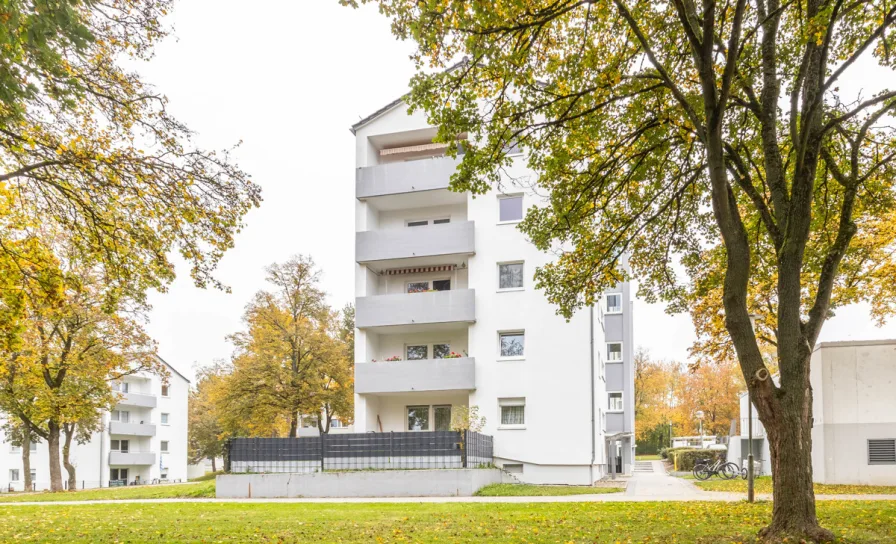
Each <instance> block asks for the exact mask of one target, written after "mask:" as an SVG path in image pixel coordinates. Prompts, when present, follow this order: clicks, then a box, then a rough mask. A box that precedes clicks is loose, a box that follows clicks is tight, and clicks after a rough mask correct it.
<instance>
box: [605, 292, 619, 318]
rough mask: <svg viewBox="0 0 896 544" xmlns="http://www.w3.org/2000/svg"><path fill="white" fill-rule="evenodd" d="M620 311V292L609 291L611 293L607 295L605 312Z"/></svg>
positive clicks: (616, 312)
mask: <svg viewBox="0 0 896 544" xmlns="http://www.w3.org/2000/svg"><path fill="white" fill-rule="evenodd" d="M621 312H622V294H621V293H611V294H609V295H607V308H606V313H608V314H618V313H621Z"/></svg>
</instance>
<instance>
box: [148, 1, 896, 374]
mask: <svg viewBox="0 0 896 544" xmlns="http://www.w3.org/2000/svg"><path fill="white" fill-rule="evenodd" d="M250 5H251V8H250V7H249V6H250ZM170 22H171V23H172V24H173V25H174V29H175V35H174V37H172V38H169V39H168V40H167V41H165V42H163V43H162V44H161V45H160V46H159V47H158V49H157V54H156V57H155V58H154V59H153V60H152V61H151V62H150V63H148V64H146V65H143V66H141V67H140V68H139V71H140V72H141V73H142V74H143V76H144V78H145V79H146V80H147V81H149V82H151V83H153V84H155V85H156V86H158V88H159V89H160V90H161V91H162V92H163V93H164V94H166V95H167V96H168V98H169V100H170V103H169V109H170V111H171V112H173V113H174V114H175V115H176V116H177V117H178V118H179V119H180V120H182V121H184V122H186V123H187V125H188V126H190V127H191V128H192V129H193V130H195V131H196V132H197V133H198V135H197V142H198V143H199V144H200V145H202V146H203V147H206V148H224V147H229V146H231V145H233V144H235V143H236V142H238V141H242V142H243V144H242V146H241V147H240V148H239V149H238V150H237V152H236V157H237V159H238V162H239V164H240V166H241V167H242V168H243V169H244V170H246V171H248V172H249V173H250V174H251V175H252V178H253V180H254V181H255V182H256V183H258V184H260V185H261V187H262V189H263V197H264V202H263V204H262V206H261V208H259V209H257V210H254V211H253V212H251V213H250V214H249V215H248V217H247V218H246V224H247V226H246V228H245V230H244V231H243V232H242V233H240V234H239V235H238V237H237V239H236V247H235V248H234V249H233V250H231V251H230V252H229V253H228V254H227V255H226V257H225V258H224V260H223V262H222V263H221V266H220V269H219V271H218V274H217V275H218V277H219V278H220V279H221V280H222V281H223V282H224V283H226V284H227V285H229V286H230V287H231V288H232V290H233V291H232V293H230V294H226V293H223V292H220V291H216V290H211V289H209V290H201V289H198V288H196V287H194V286H193V284H192V282H191V280H190V278H189V275H188V270H187V269H186V267H183V268H181V269H179V270H178V272H179V275H180V277H179V279H178V280H177V281H176V282H175V283H174V284H173V285H172V286H171V289H170V290H169V292H167V293H164V294H162V293H160V294H154V295H153V296H152V297H151V302H152V304H153V307H154V308H153V311H152V313H151V315H150V319H151V323H150V325H149V332H150V334H152V335H153V337H154V338H155V339H156V340H157V341H158V342H159V351H160V354H161V355H162V357H164V358H165V359H166V360H167V361H168V362H169V363H171V364H172V365H174V366H175V367H176V368H177V369H178V370H180V371H182V372H183V373H184V374H186V375H187V376H188V377H191V378H192V376H193V368H194V366H195V365H197V364H198V365H205V364H208V363H210V362H212V361H213V360H214V359H216V358H228V357H229V355H230V353H231V346H230V344H229V343H228V342H227V341H226V340H225V336H226V335H227V334H230V333H232V332H235V331H237V330H239V329H240V327H241V315H242V311H243V307H244V305H245V304H246V302H248V300H249V299H250V297H251V296H252V294H253V293H254V292H255V291H257V290H258V289H261V288H263V287H264V272H263V268H264V266H266V265H268V264H270V263H273V262H277V261H282V260H285V259H286V258H288V257H289V256H291V255H293V254H296V253H304V254H310V255H312V256H313V257H314V259H315V261H316V262H317V264H318V265H319V266H320V267H321V269H322V270H323V286H324V288H325V289H326V291H327V292H328V293H329V295H330V301H331V303H332V304H333V305H334V306H336V307H341V306H342V305H343V304H345V303H346V302H351V301H352V300H353V293H354V278H353V267H352V262H353V258H354V204H353V198H354V150H353V137H352V135H351V133H350V132H349V130H348V128H349V126H350V125H351V124H353V123H354V122H355V121H357V120H358V119H359V118H361V117H364V116H366V115H368V114H370V113H372V112H373V111H375V110H377V109H378V108H380V107H381V106H383V105H385V104H386V103H388V102H390V101H392V100H393V99H395V98H397V97H398V96H400V95H401V94H403V93H404V92H405V91H406V89H407V83H408V80H409V79H410V77H411V76H412V75H413V65H412V63H411V62H410V60H408V55H409V54H410V53H411V52H412V50H413V47H412V46H411V44H408V43H401V42H398V41H396V40H395V38H393V36H392V34H391V33H390V30H389V23H388V21H387V20H386V19H385V18H384V17H383V16H381V15H379V13H377V11H376V9H375V8H371V7H370V6H367V7H366V8H365V9H361V10H352V9H350V8H344V7H341V6H339V5H338V2H337V1H336V0H303V1H301V2H297V1H288V0H279V1H278V0H255V1H253V2H251V3H247V2H245V1H239V0H192V1H190V2H187V1H181V2H178V3H177V4H176V5H175V9H174V12H173V14H172V16H171V17H170ZM860 73H861V74H862V76H863V77H861V78H858V79H855V78H854V79H853V80H851V81H850V83H848V85H850V86H854V87H855V88H856V89H858V88H860V87H862V85H863V84H865V83H867V82H872V83H873V82H874V81H873V78H872V77H871V76H870V75H868V74H867V72H866V71H865V70H861V69H860ZM888 77H891V76H889V75H888ZM862 80H865V81H864V82H863V81H862ZM880 84H882V83H878V85H880ZM634 316H635V331H634V335H635V341H636V343H637V344H638V345H639V346H644V347H647V348H648V349H649V350H650V351H651V353H652V354H653V355H654V356H656V357H662V358H668V359H677V360H682V361H683V360H684V359H685V358H686V357H687V348H688V346H690V344H691V342H692V341H693V339H694V333H693V328H692V327H691V323H690V319H689V318H688V317H687V316H669V315H666V314H665V313H664V311H663V307H661V306H657V305H648V304H646V303H644V302H640V301H636V302H635V309H634ZM864 338H896V323H890V324H888V325H887V326H885V327H884V328H881V329H878V328H876V327H874V326H873V325H872V324H871V323H870V322H869V320H868V317H867V309H866V308H864V307H851V308H848V309H844V310H841V311H840V312H839V315H838V316H837V317H836V318H835V319H833V320H831V321H829V322H828V323H827V324H826V325H825V328H824V331H823V333H822V340H843V339H864Z"/></svg>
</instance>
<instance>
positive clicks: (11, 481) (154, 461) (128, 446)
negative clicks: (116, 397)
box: [0, 363, 190, 491]
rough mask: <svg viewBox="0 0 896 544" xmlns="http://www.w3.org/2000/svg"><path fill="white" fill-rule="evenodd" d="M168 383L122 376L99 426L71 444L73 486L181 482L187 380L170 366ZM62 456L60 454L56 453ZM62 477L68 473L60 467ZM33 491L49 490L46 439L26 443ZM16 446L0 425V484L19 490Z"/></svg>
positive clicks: (148, 377)
mask: <svg viewBox="0 0 896 544" xmlns="http://www.w3.org/2000/svg"><path fill="white" fill-rule="evenodd" d="M165 365H166V366H167V367H168V370H169V375H170V376H169V379H168V383H167V384H163V383H162V380H161V379H160V378H159V377H158V376H156V375H153V374H148V373H141V374H135V375H132V376H127V377H125V378H124V379H122V380H121V381H120V382H117V383H115V384H113V388H114V389H115V390H116V391H117V392H118V393H119V394H120V395H121V400H120V401H119V402H118V404H117V405H116V406H115V408H114V409H113V410H112V411H110V412H107V413H105V414H103V430H102V432H98V433H95V434H94V435H93V436H92V438H91V440H90V441H89V442H87V443H86V444H73V445H72V454H71V459H72V464H74V465H75V466H76V467H77V479H78V487H79V488H81V487H84V488H95V487H109V486H110V485H131V484H135V483H137V484H140V483H152V482H164V481H178V480H180V481H185V480H186V479H187V399H188V397H189V388H190V382H189V381H188V380H187V379H186V378H185V377H183V376H182V375H181V374H180V373H178V372H177V371H176V370H175V369H174V368H173V367H171V366H170V365H168V364H167V363H165ZM60 458H61V452H60ZM61 470H62V477H63V480H67V479H68V473H67V472H66V471H65V468H64V467H62V468H61ZM31 475H32V480H33V481H34V484H35V489H37V490H44V489H49V488H50V469H49V449H48V447H47V443H46V441H43V440H41V441H40V442H39V443H32V445H31ZM24 481H25V478H24V473H23V469H22V452H21V449H20V448H18V447H15V446H12V445H10V444H9V442H7V440H6V436H5V435H4V433H3V430H2V429H0V487H2V491H7V490H10V489H12V490H14V491H22V490H23V489H24Z"/></svg>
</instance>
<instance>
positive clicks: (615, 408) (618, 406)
mask: <svg viewBox="0 0 896 544" xmlns="http://www.w3.org/2000/svg"><path fill="white" fill-rule="evenodd" d="M607 399H608V402H607V404H608V406H607V411H609V412H621V411H622V409H623V408H622V393H621V392H617V393H607Z"/></svg>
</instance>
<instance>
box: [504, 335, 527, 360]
mask: <svg viewBox="0 0 896 544" xmlns="http://www.w3.org/2000/svg"><path fill="white" fill-rule="evenodd" d="M525 337H526V335H525V333H523V332H502V333H500V334H499V335H498V338H499V339H500V344H501V357H522V356H523V353H524V349H523V348H524V345H525Z"/></svg>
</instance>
